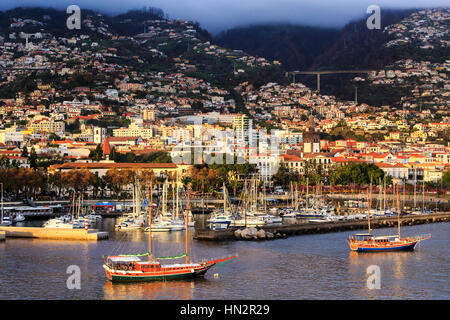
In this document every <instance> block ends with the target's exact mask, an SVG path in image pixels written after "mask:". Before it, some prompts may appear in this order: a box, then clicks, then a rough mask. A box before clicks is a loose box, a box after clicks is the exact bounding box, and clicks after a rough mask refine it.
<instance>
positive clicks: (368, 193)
mask: <svg viewBox="0 0 450 320" xmlns="http://www.w3.org/2000/svg"><path fill="white" fill-rule="evenodd" d="M370 189H372V183H370ZM371 191H372V190H370V191H369V188H367V221H368V223H369V236H370V193H371Z"/></svg>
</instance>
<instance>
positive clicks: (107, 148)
mask: <svg viewBox="0 0 450 320" xmlns="http://www.w3.org/2000/svg"><path fill="white" fill-rule="evenodd" d="M108 139H109V138H108V136H106V138H105V140H104V141H103V146H102V151H103V154H104V155H106V154H110V153H111V146H110V145H109V140H108Z"/></svg>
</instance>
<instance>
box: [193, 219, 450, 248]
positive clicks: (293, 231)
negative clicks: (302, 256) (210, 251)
mask: <svg viewBox="0 0 450 320" xmlns="http://www.w3.org/2000/svg"><path fill="white" fill-rule="evenodd" d="M449 221H450V212H446V213H437V214H425V215H413V216H408V217H401V218H400V224H401V226H412V225H417V224H426V223H436V222H449ZM397 225H398V222H397V217H387V218H384V217H381V218H373V219H371V220H370V227H371V228H372V229H377V228H388V227H397ZM237 229H244V228H243V227H241V228H230V229H227V230H210V229H202V230H195V233H194V239H197V240H211V241H225V240H236V239H235V237H234V231H235V230H237ZM258 229H264V230H265V231H269V232H271V233H281V234H286V235H303V234H316V233H328V232H340V231H348V230H361V229H368V223H367V220H366V219H364V220H356V221H334V222H320V223H298V224H286V225H272V226H270V225H268V226H262V227H258Z"/></svg>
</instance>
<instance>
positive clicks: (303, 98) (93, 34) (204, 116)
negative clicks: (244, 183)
mask: <svg viewBox="0 0 450 320" xmlns="http://www.w3.org/2000/svg"><path fill="white" fill-rule="evenodd" d="M424 15H426V17H428V18H429V19H431V21H432V23H431V25H430V26H428V25H427V27H425V26H423V19H424V18H423V16H424ZM49 19H50V18H49V17H45V16H44V17H42V21H37V20H32V19H24V18H21V17H17V18H14V19H12V20H11V24H10V30H11V33H9V39H1V40H2V41H1V42H0V91H1V93H0V94H1V97H2V98H1V99H0V114H1V126H2V128H1V130H0V148H1V150H0V153H1V154H2V160H1V163H2V167H3V168H8V167H15V168H30V167H31V168H34V169H36V168H41V169H44V170H48V172H49V173H54V172H63V171H67V170H73V169H81V168H87V169H88V170H90V171H91V172H92V173H96V174H100V175H104V174H106V171H107V170H108V169H113V168H117V166H118V165H119V163H120V165H119V166H120V167H125V168H126V167H130V168H131V167H133V168H135V167H140V166H142V167H145V166H148V165H150V164H149V163H146V162H145V161H144V162H141V161H140V160H137V159H138V158H139V157H142V156H145V155H147V156H148V155H165V156H163V157H162V158H158V160H157V162H159V164H158V163H153V164H151V165H152V166H153V167H154V168H160V169H161V168H166V169H167V168H169V167H170V168H178V169H176V171H177V172H181V173H182V174H184V175H189V172H190V168H192V165H194V164H201V163H206V162H207V161H206V158H208V157H211V156H214V155H217V154H221V155H223V156H225V155H234V156H236V157H238V158H239V159H241V160H243V161H245V162H248V163H250V164H254V165H255V166H256V169H257V173H258V176H259V178H260V179H261V180H263V181H265V182H268V183H271V181H272V176H273V175H274V174H276V173H277V172H278V170H279V169H280V167H283V168H284V167H286V168H288V170H289V171H291V172H292V173H295V174H298V175H300V176H302V175H308V174H309V175H310V174H311V170H309V173H307V172H306V171H308V170H306V169H305V168H306V167H308V166H310V165H313V166H314V167H315V172H316V175H315V176H310V177H309V178H310V180H309V181H310V182H311V183H318V182H319V181H321V179H323V180H324V182H326V183H330V182H331V178H330V177H329V176H328V175H329V172H331V171H333V170H335V168H337V167H339V166H343V165H345V164H349V163H367V164H374V165H376V166H377V167H379V168H380V169H381V170H383V172H384V173H385V174H386V175H388V176H390V177H391V178H393V179H395V181H398V182H400V183H417V182H421V181H424V182H427V183H429V184H430V185H439V184H441V183H442V180H443V176H444V174H445V172H447V171H448V170H449V168H450V144H449V136H450V111H449V95H448V94H449V90H448V89H449V86H450V83H449V79H448V74H449V71H450V61H449V60H445V61H442V63H438V62H433V63H432V62H429V61H414V60H412V59H408V60H401V61H397V62H396V63H395V65H393V66H387V67H386V70H375V71H373V72H372V73H370V74H369V75H368V76H367V78H360V77H357V78H355V79H354V82H355V83H358V82H368V83H370V84H371V85H374V84H375V85H376V84H380V83H381V84H388V85H392V86H396V87H401V86H405V84H411V83H412V84H413V87H412V88H411V89H410V91H409V92H408V95H406V96H404V97H403V98H402V100H403V101H402V106H403V108H391V106H389V105H385V106H382V107H381V108H377V107H374V106H370V105H367V104H365V103H358V101H357V99H356V98H355V100H354V101H339V100H338V99H336V98H335V97H333V96H327V95H322V94H319V93H318V92H317V91H315V90H313V89H311V88H308V87H306V86H305V85H303V84H301V83H288V84H280V83H276V82H267V83H265V84H264V85H262V86H259V87H256V86H255V85H254V84H252V83H251V82H249V81H248V80H247V81H242V82H239V79H241V78H240V77H241V76H243V75H245V74H246V73H251V72H254V71H255V70H259V69H260V68H271V67H277V66H279V65H280V63H279V62H278V61H268V60H266V59H264V58H258V57H253V56H249V55H247V54H245V53H244V52H242V51H240V50H229V49H225V48H221V47H219V46H216V45H211V44H210V42H209V41H204V40H201V39H200V38H199V37H197V34H198V31H197V30H196V28H195V25H193V24H192V23H191V22H189V21H185V20H152V21H149V22H148V23H146V24H145V25H144V30H143V31H144V32H143V33H139V34H137V35H135V36H122V35H117V34H115V33H114V32H112V31H111V30H110V29H109V26H108V25H107V24H106V23H105V22H104V21H103V20H102V18H101V15H98V16H97V17H90V16H88V17H87V18H86V19H85V20H84V21H83V23H84V24H85V26H87V28H88V29H89V30H90V33H88V34H80V35H77V36H74V37H70V38H67V37H55V36H53V35H52V34H49V33H41V32H36V33H24V32H23V31H22V29H23V28H25V27H26V26H27V25H32V26H42V25H45V23H46V21H48V20H49ZM446 19H448V11H445V10H444V11H434V10H433V11H420V12H419V13H417V14H413V15H411V17H410V18H408V19H406V20H405V22H404V23H400V24H397V25H394V26H391V27H390V28H387V29H386V30H388V31H389V32H396V35H400V34H401V35H404V37H407V38H408V39H412V38H414V39H416V38H417V39H420V40H421V41H431V40H433V39H434V40H436V41H437V40H438V41H440V42H439V43H440V44H441V45H444V46H448V41H446V40H444V39H446V36H445V34H446V33H448V30H446V31H445V30H444V31H442V28H441V27H440V25H441V24H440V23H441V22H442V21H445V20H446ZM427 21H428V20H427ZM406 30H407V31H408V32H407V33H406ZM425 31H426V32H425ZM424 32H425V33H426V36H422V34H423V33H424ZM405 39H406V38H405ZM399 41H400V40H396V43H397V44H398V43H399ZM433 43H434V42H433ZM124 44H126V46H125V47H127V48H133V46H136V47H141V48H145V50H146V55H145V58H149V59H156V60H154V61H159V60H158V59H165V61H167V60H170V65H168V67H167V68H161V70H150V69H148V68H147V66H148V62H146V61H144V57H143V56H139V55H136V56H132V57H127V53H128V51H127V50H124V49H123V48H122V47H123V46H120V45H124ZM180 45H186V46H187V48H188V52H191V53H190V55H188V56H187V57H186V56H176V55H175V56H174V53H173V50H175V51H176V47H177V46H180ZM387 45H393V44H392V43H390V44H389V43H388V44H387ZM174 48H175V49H174ZM136 50H137V49H136ZM189 50H190V51H189ZM169 56H170V58H168V57H169ZM199 56H200V57H204V56H209V57H212V58H213V59H216V60H214V61H222V60H224V61H227V63H231V65H232V68H233V72H232V75H233V76H234V77H235V78H234V80H235V81H238V82H235V83H238V84H237V85H234V86H229V85H227V86H221V85H220V83H219V82H217V81H215V80H214V77H213V76H211V75H206V76H204V73H205V72H207V71H205V70H207V68H208V67H207V66H206V69H205V64H204V62H203V61H205V60H204V59H205V58H202V59H203V60H202V59H199ZM217 59H218V60H217ZM152 61H153V60H152ZM30 73H33V75H37V77H36V80H30V78H29V77H28V75H29V74H30ZM202 75H203V76H202ZM208 78H209V79H211V80H210V81H207V80H205V79H208ZM242 79H243V80H245V77H244V78H242ZM213 83H214V84H213ZM408 88H409V87H408ZM11 93H12V94H11ZM237 99H239V100H241V101H240V102H239V101H237ZM194 153H196V154H197V156H196V157H197V158H195V159H194V158H192V156H191V155H193V154H194ZM149 158H152V157H149ZM192 159H194V160H195V161H192ZM216 160H218V159H216ZM153 161H154V160H153ZM196 161H197V162H196ZM162 162H167V163H162ZM194 162H195V163H194ZM213 162H214V161H213ZM168 163H170V165H169V164H168ZM215 163H223V162H220V161H219V160H218V161H216V162H215ZM319 167H320V168H319ZM100 169H101V170H100ZM99 170H100V171H99ZM317 172H320V175H319V176H320V177H319V176H318V175H317ZM314 181H316V182H314Z"/></svg>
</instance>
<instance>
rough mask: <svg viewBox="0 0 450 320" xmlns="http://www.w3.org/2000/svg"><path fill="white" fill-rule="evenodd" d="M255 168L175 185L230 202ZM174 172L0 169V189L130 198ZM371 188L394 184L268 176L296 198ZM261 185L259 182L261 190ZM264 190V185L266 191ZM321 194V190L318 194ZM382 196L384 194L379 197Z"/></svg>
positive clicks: (445, 183) (13, 195)
mask: <svg viewBox="0 0 450 320" xmlns="http://www.w3.org/2000/svg"><path fill="white" fill-rule="evenodd" d="M257 176H258V174H257V169H256V166H255V165H254V164H249V163H245V164H232V165H227V164H221V165H194V166H192V167H191V169H190V172H188V173H187V174H186V175H185V176H184V177H179V178H180V180H179V183H180V184H183V185H186V184H188V183H190V184H191V185H192V191H193V192H194V193H195V194H197V195H204V196H206V195H211V196H216V195H217V193H218V192H219V191H220V190H221V188H222V185H223V184H224V183H225V185H226V187H227V188H228V189H229V190H230V192H231V194H232V195H233V196H237V195H238V194H239V192H240V190H241V189H242V188H243V187H244V183H245V179H248V178H250V177H257ZM175 180H176V176H175V174H174V172H163V173H160V174H159V175H158V176H157V175H156V174H155V173H154V172H153V170H151V169H120V170H118V169H110V170H108V171H107V172H106V174H105V175H103V176H101V177H100V176H99V175H98V174H94V173H92V172H91V171H89V170H88V169H80V170H77V169H73V170H70V171H65V172H59V171H56V172H52V173H49V172H47V171H46V170H45V169H43V168H39V169H34V168H29V169H26V168H15V167H10V168H0V183H2V184H3V190H4V195H5V197H6V198H7V199H8V200H15V201H17V200H23V199H29V198H33V199H39V198H51V199H56V198H58V199H62V198H67V197H70V196H71V195H73V194H74V193H77V194H80V193H83V194H85V196H86V197H85V198H86V199H87V198H92V199H96V198H117V199H119V198H122V199H123V198H129V197H130V192H131V190H132V185H133V184H136V183H140V185H143V186H144V187H145V186H146V185H149V184H150V182H153V183H155V184H162V183H164V182H165V181H169V183H170V184H171V186H173V185H174V183H175V182H174V181H175ZM369 184H372V185H373V189H372V192H373V193H377V192H379V190H380V188H381V189H382V190H386V193H387V194H390V193H391V192H392V190H393V182H392V178H391V177H390V176H385V174H384V172H383V171H382V170H381V169H380V168H378V167H377V166H375V165H372V164H350V165H346V166H342V167H339V168H335V169H333V170H330V172H329V173H328V175H318V174H317V172H313V171H309V172H308V173H307V174H303V175H301V174H297V173H292V172H289V170H287V168H286V167H284V166H283V165H281V166H280V168H279V170H278V172H277V173H276V174H275V175H273V176H272V180H271V185H272V187H273V186H280V187H282V188H284V190H286V191H292V190H295V189H296V190H298V191H299V192H300V193H302V194H303V193H309V194H314V193H321V194H342V195H343V194H361V193H363V192H366V190H367V188H368V186H369ZM264 186H265V185H264V184H263V183H262V182H260V184H259V186H258V187H259V188H261V189H262V188H263V187H264ZM266 186H267V185H266ZM319 188H320V189H319ZM449 188H450V171H447V172H446V173H445V174H444V176H443V178H442V180H441V181H439V182H437V183H425V184H423V183H422V182H418V183H417V185H416V186H415V187H414V185H413V184H407V183H402V184H401V186H400V192H401V193H402V195H408V196H410V195H412V194H413V193H414V190H415V192H416V194H421V193H423V192H424V190H425V193H428V194H434V195H436V196H437V197H439V196H441V195H442V198H444V196H445V192H446V190H448V189H449ZM383 192H384V191H383Z"/></svg>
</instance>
